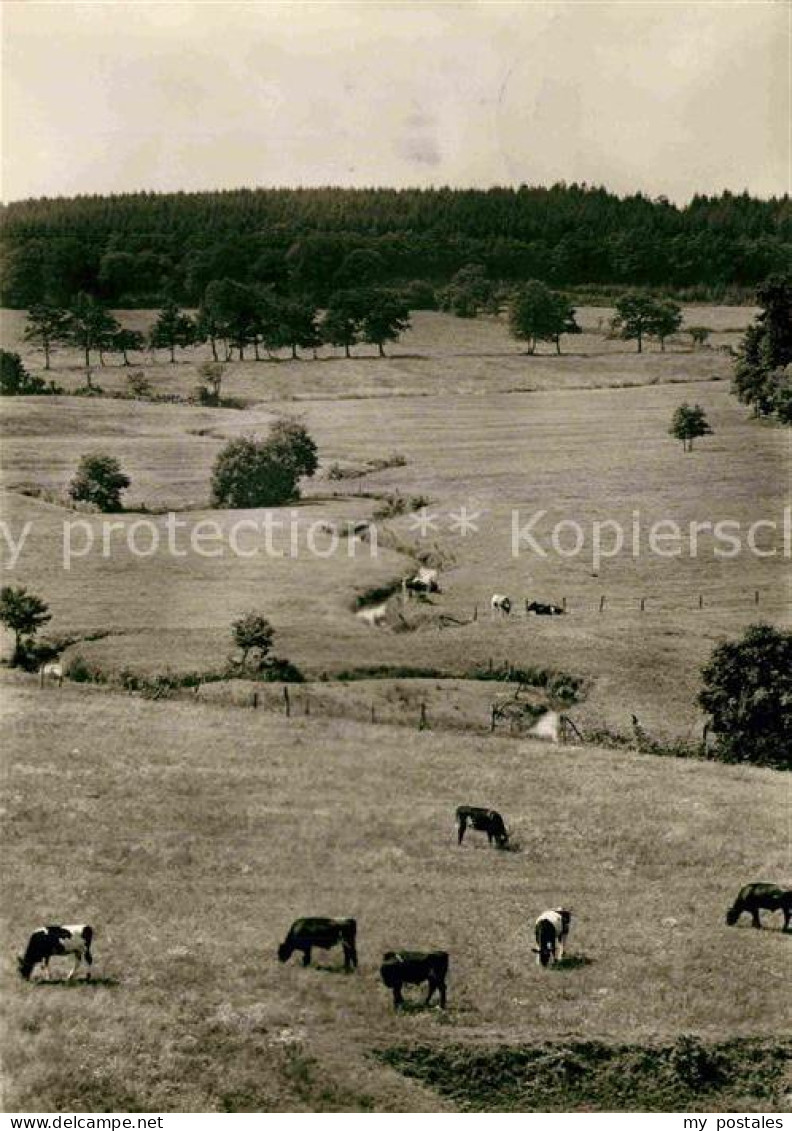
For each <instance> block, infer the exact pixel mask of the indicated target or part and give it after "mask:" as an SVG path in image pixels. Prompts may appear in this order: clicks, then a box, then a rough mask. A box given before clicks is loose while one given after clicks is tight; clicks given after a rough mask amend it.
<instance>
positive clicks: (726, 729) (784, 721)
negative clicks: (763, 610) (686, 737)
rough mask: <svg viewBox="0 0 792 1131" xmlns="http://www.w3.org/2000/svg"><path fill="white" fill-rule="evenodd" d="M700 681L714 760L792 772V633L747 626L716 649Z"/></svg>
mask: <svg viewBox="0 0 792 1131" xmlns="http://www.w3.org/2000/svg"><path fill="white" fill-rule="evenodd" d="M702 677H703V680H704V686H703V688H702V690H701V692H700V693H699V697H698V698H699V704H700V705H701V707H702V708H703V709H704V711H706V713H707V714H708V715H709V717H710V720H711V726H712V730H713V731H714V732H715V735H716V746H715V755H716V757H718V758H719V759H721V760H722V761H725V762H754V763H757V764H760V765H770V766H778V767H779V768H780V769H790V768H792V632H787V631H784V630H782V629H778V628H774V627H772V626H771V625H769V624H755V625H751V626H750V627H749V628H747V629H746V630H745V632H744V633H743V635H742V637H741V638H740V639H739V640H731V641H727V642H725V643H723V644H719V645H718V646H717V648H716V649H715V651H714V652H713V653H712V657H711V659H710V661H709V663H708V664H707V665H706V666H705V667H704V669H703V671H702Z"/></svg>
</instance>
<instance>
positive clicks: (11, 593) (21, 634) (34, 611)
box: [0, 585, 52, 667]
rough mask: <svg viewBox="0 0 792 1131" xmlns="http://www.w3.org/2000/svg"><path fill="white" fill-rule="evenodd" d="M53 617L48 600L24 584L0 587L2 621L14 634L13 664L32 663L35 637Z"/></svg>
mask: <svg viewBox="0 0 792 1131" xmlns="http://www.w3.org/2000/svg"><path fill="white" fill-rule="evenodd" d="M51 619H52V614H51V613H50V611H49V609H48V608H47V604H46V602H45V601H43V600H42V599H41V597H37V596H36V595H35V593H29V592H28V591H27V589H25V588H24V586H19V587H17V588H15V587H14V586H12V585H4V586H3V588H2V589H0V623H2V624H4V625H5V626H6V628H10V629H11V631H12V632H13V634H14V655H13V656H12V659H11V663H12V664H17V665H19V666H20V667H25V666H27V665H28V664H29V663H30V647H31V644H32V640H33V637H34V636H35V635H36V633H37V632H38V630H39V629H40V628H41V627H42V626H43V625H45V624H46V623H47V622H48V621H49V620H51Z"/></svg>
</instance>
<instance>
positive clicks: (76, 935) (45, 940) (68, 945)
mask: <svg viewBox="0 0 792 1131" xmlns="http://www.w3.org/2000/svg"><path fill="white" fill-rule="evenodd" d="M93 936H94V932H93V927H89V926H87V924H80V925H79V926H74V927H61V926H50V927H39V929H38V930H37V931H34V932H33V934H32V935H31V936H30V938H29V939H28V944H27V947H26V949H25V953H24V954H21V955H19V957H18V958H17V963H18V965H19V973H20V974H21V975H22V977H23V978H24V979H25V981H26V982H27V981H29V980H30V975H31V974H32V973H33V967H34V966H37V965H38V963H39V962H41V963H43V964H44V970H45V972H46V976H47V980H49V976H50V968H49V962H50V959H51V958H52V956H53V955H55V954H71V955H73V956H74V965H73V966H72V968H71V972H70V973H69V975H68V981H71V980H72V978H73V977H74V975H75V973H76V972H77V968H78V966H79V965H80V963H81V962H82V960H83V959H85V961H86V963H87V965H88V967H89V969H88V972H87V973H86V975H85V980H86V981H90V979H91V971H90V967H91V966H92V965H93V955H92V954H91V943H92V941H93Z"/></svg>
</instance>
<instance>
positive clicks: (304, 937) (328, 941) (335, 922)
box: [278, 916, 358, 971]
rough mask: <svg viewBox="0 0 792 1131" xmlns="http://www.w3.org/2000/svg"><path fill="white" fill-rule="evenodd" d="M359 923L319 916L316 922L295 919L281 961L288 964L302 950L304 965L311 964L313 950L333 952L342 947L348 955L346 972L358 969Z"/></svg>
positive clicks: (345, 959)
mask: <svg viewBox="0 0 792 1131" xmlns="http://www.w3.org/2000/svg"><path fill="white" fill-rule="evenodd" d="M356 938H357V923H356V922H355V920H354V919H327V918H324V917H322V916H316V917H314V918H312V919H295V921H294V922H293V923H292V925H291V927H290V928H289V933H288V935H287V936H286V938H285V939H284V941H283V942H282V943H281V945H280V946H279V947H278V958H279V959H280V961H281V962H288V960H289V959H290V958H291V956H292V954H294V952H295V950H301V951H302V956H303V966H310V964H311V950H312V948H313V947H315V946H318V947H319V949H320V950H329V949H330V947H332V946H337V945H338V944H339V943H340V944H341V949H342V950H343V952H344V969H345V970H347V971H349V970H351V969H352V967H353V966H357V964H358V957H357V947H356Z"/></svg>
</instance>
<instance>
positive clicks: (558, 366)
mask: <svg viewBox="0 0 792 1131" xmlns="http://www.w3.org/2000/svg"><path fill="white" fill-rule="evenodd" d="M612 313H613V311H612V310H610V309H609V308H607V307H580V308H579V311H578V321H579V322H580V325H581V326H582V328H583V333H582V334H580V335H577V336H574V337H566V338H565V339H564V342H563V349H564V351H565V352H564V356H563V357H560V358H559V357H557V356H556V355H555V346H553V345H548V344H544V345H542V346H540V348H539V353H538V354H537V355H536V356H534V357H529V356H528V355H527V354H526V352H525V344H524V343H521V342H518V341H515V340H514V339H513V338H511V337H510V335H509V332H508V328H507V326H506V323H505V320H503V319H498V318H492V317H489V318H476V319H471V320H467V319H463V318H454V317H452V316H451V315H447V314H440V313H437V312H432V311H416V312H414V313H413V315H412V328H411V329H410V330H409V331H408V332H407V333H406V334H405V335H404V336H403V337H402V338H401V339H400V340H399V341H398V342H396V343H394V344H393V345H392V346H389V347H388V354H389V356H388V357H387V358H385V359H383V358H379V357H378V356H376V355H377V350H376V347H374V346H366V345H360V346H356V347H355V348H354V350H353V354H354V357H353V358H352V360H351V361H350V360H347V359H346V358H345V357H344V355H343V350H341V349H333V348H332V347H324V348H323V349H321V350H320V351H319V358H318V360H316V361H314V360H313V359H311V358H310V357H308V358H301V359H300V360H297V361H294V360H292V359H291V356H290V354H288V356H287V351H284V352H283V353H282V354H281V355H278V356H277V357H276V358H275V359H274V360H272V361H266V360H262V361H261V362H260V363H259V364H256V363H254V362H253V361H245V362H242V363H240V362H239V361H237V360H235V361H233V362H232V363H231V364H230V365H229V366H228V367H227V370H226V377H225V379H224V382H223V394H224V395H225V396H232V397H236V398H239V399H241V400H243V401H245V402H248V403H255V402H259V401H268V400H278V401H281V400H296V401H302V400H306V399H308V400H313V399H325V398H329V399H336V398H338V397H356V398H357V397H381V396H397V395H411V396H426V395H435V394H439V393H449V394H476V393H479V394H486V395H489V394H490V393H493V392H496V391H497V392H507V391H510V390H513V389H529V390H541V389H558V388H598V387H609V386H615V387H621V386H625V385H626V386H630V385H644V384H655V383H664V382H682V383H684V382H687V381H691V380H694V381H710V380H725V379H727V378H728V377H729V374H730V360H729V358H728V357H727V356H724V355H723V353H721V352H719V349H718V347H720V346H734V345H736V344H737V342H738V341H739V333H741V332H742V331H743V330H744V329H745V327H746V326H747V325H748V323H749V322H750V321H751V319H752V318H753V316H754V314H755V313H756V311H755V310H753V309H752V308H751V307H708V306H703V307H699V306H694V307H685V308H684V314H685V324H686V325H706V326H709V327H711V329H712V331H713V333H712V336H711V338H710V344H711V347H712V348H710V349H704V350H696V351H694V350H691V348H690V338H689V337H688V336H687V335H686V334H684V333H682V334H680V335H679V336H678V337H677V338H676V339H674V340H669V342H667V343H666V350H665V352H661V351H660V350H659V348H658V347H657V345H656V344H655V343H652V344H647V345H646V346H645V352H644V353H643V354H641V355H639V354H638V353H637V352H636V349H635V344H634V343H633V342H622V341H618V340H608V339H607V338H606V337H604V332H605V331H606V330H607V324H608V321H609V319H610V317H611V315H612ZM117 314H118V317H119V319H120V320H121V322H122V323H123V325H125V326H128V327H129V328H131V329H137V330H141V331H143V332H144V333H147V331H148V329H149V327H150V326H151V324H152V322H153V320H154V318H155V317H156V312H153V311H145V310H134V311H129V310H127V311H118V312H117ZM2 326H3V333H2V337H3V341H4V343H5V348H6V349H11V350H16V351H18V352H19V353H20V354H21V355H22V356H23V357H24V359H25V363H26V365H27V366H28V367H29V368H30V370H31V371H33V372H43V355H42V354H41V353H40V352H39V351H36V350H34V349H32V348H31V347H30V346H29V345H28V344H27V343H25V342H24V341H23V339H22V334H23V331H24V327H25V314H24V312H23V311H16V310H11V311H3V313H2ZM248 356H249V357H250V358H252V351H249V353H248ZM264 356H265V355H264V352H263V351H262V357H264ZM206 360H211V350H210V348H209V347H208V346H204V347H201V348H199V349H197V350H187V351H185V352H184V353H181V354H178V353H177V363H176V364H175V365H172V364H170V361H169V358H168V355H167V353H166V352H165V351H157V352H156V354H152V353H151V352H150V351H148V350H146V351H143V352H141V353H133V354H130V362H131V368H129V369H127V368H126V367H124V366H123V365H122V364H121V362H120V359H119V358H118V357H117V356H113V357H111V358H108V363H107V365H106V366H104V367H102V366H100V365H99V360H98V355H94V362H95V364H94V365H93V366H92V372H93V380H94V383H95V384H98V385H100V386H101V388H102V389H104V390H105V392H123V391H124V390H125V389H126V377H127V374H129V373H132V372H139V371H141V370H142V371H143V372H144V373H145V374H146V376H147V377H148V378H149V380H150V381H151V383H152V386H153V388H154V390H155V392H157V393H159V394H160V395H176V396H181V397H189V396H191V395H192V394H193V393H194V390H195V386H196V384H197V383H198V377H197V367H198V365H199V364H200V363H201V362H202V361H206ZM52 365H53V369H52V372H51V374H50V376H51V377H52V378H53V379H54V380H55V381H57V383H58V384H60V385H61V386H63V387H64V388H66V389H67V390H70V391H73V390H74V389H76V388H79V387H80V386H81V385H83V384H84V381H85V379H84V358H83V355H82V354H81V352H80V351H77V350H72V349H62V348H59V349H57V350H56V351H55V353H54V354H53V361H52Z"/></svg>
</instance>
